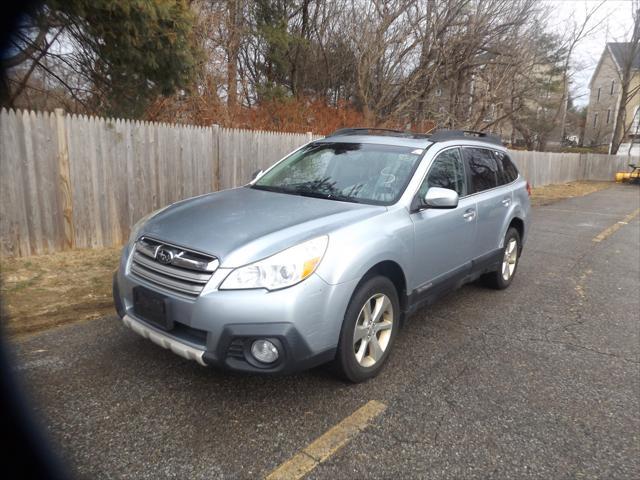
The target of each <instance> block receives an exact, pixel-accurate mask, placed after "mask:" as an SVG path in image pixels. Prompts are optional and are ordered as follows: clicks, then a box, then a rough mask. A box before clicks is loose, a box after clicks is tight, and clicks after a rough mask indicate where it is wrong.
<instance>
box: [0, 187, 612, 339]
mask: <svg viewBox="0 0 640 480" xmlns="http://www.w3.org/2000/svg"><path fill="white" fill-rule="evenodd" d="M611 185H612V184H611V183H610V182H572V183H567V184H562V185H547V186H544V187H539V188H534V189H533V192H532V196H531V201H532V204H533V205H548V204H550V203H553V202H555V201H558V200H561V199H563V198H569V197H577V196H582V195H587V194H589V193H593V192H595V191H598V190H602V189H604V188H607V187H609V186H611ZM119 253H120V249H119V248H102V249H95V250H91V249H86V250H74V251H70V252H62V253H55V254H50V255H39V256H33V257H26V258H4V259H1V260H0V272H1V278H2V284H1V287H0V295H1V299H2V303H3V312H4V315H3V318H2V323H3V327H4V329H5V331H6V332H7V333H8V334H9V335H10V336H12V337H19V336H24V335H28V334H31V333H35V332H38V331H41V330H45V329H48V328H51V327H55V326H58V325H62V324H66V323H72V322H80V321H86V320H92V319H96V318H100V317H103V316H105V315H107V314H109V313H112V312H113V311H114V310H113V301H112V298H111V278H112V273H113V272H114V271H115V269H116V267H117V265H118V257H119Z"/></svg>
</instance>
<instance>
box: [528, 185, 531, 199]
mask: <svg viewBox="0 0 640 480" xmlns="http://www.w3.org/2000/svg"><path fill="white" fill-rule="evenodd" d="M527 193H528V194H529V196H531V185H529V182H527Z"/></svg>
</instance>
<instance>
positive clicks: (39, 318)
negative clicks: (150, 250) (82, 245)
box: [0, 248, 120, 336]
mask: <svg viewBox="0 0 640 480" xmlns="http://www.w3.org/2000/svg"><path fill="white" fill-rule="evenodd" d="M119 253H120V249H115V248H101V249H95V250H90V249H87V250H74V251H69V252H61V253H55V254H51V255H39V256H33V257H25V258H4V259H2V260H0V272H1V273H2V285H1V288H0V295H1V296H2V301H3V310H4V313H5V314H6V317H4V318H3V319H2V321H3V324H4V325H3V327H4V329H5V331H6V332H8V333H9V335H11V336H20V335H25V334H29V333H34V332H37V331H40V330H45V329H47V328H51V327H55V326H58V325H62V324H65V323H71V322H79V321H85V320H91V319H94V318H100V317H103V316H104V315H106V314H109V313H111V312H113V300H112V297H111V278H112V273H113V272H114V270H115V269H116V267H117V266H118V257H119Z"/></svg>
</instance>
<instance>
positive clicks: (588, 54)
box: [547, 0, 633, 105]
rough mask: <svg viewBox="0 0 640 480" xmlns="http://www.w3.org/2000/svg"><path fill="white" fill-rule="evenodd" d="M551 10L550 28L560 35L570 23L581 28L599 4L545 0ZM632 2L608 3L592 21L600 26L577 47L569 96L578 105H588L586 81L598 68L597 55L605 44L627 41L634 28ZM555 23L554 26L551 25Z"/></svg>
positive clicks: (596, 0)
mask: <svg viewBox="0 0 640 480" xmlns="http://www.w3.org/2000/svg"><path fill="white" fill-rule="evenodd" d="M547 3H549V4H551V6H552V8H553V10H552V12H553V13H552V15H551V17H550V19H551V20H550V24H549V27H550V28H551V30H553V31H556V32H559V33H563V32H564V31H566V30H567V29H568V28H570V26H571V25H572V22H577V23H578V24H581V23H582V22H583V21H584V18H585V16H586V12H587V10H590V9H593V8H594V7H596V6H597V5H598V4H599V3H600V0H547ZM631 7H632V2H631V0H607V1H606V2H605V4H604V5H602V6H601V7H600V9H599V10H598V11H597V12H596V14H595V15H594V17H593V18H592V19H591V22H592V24H597V23H599V22H601V25H600V26H599V27H598V28H597V30H596V31H594V32H593V33H592V34H591V35H590V36H589V37H587V38H585V39H584V40H583V41H582V42H581V43H580V44H578V46H577V48H576V51H575V54H574V57H573V64H574V66H575V67H576V73H575V75H574V77H573V86H572V94H573V96H574V99H575V103H576V104H577V105H586V104H587V102H588V93H589V80H590V79H591V75H592V74H593V71H594V70H595V68H596V65H597V64H598V60H599V59H600V55H601V54H602V51H603V50H604V46H605V44H606V43H607V42H623V41H627V40H628V39H629V38H630V32H631V29H632V27H633V18H632V16H631V11H632V9H631ZM554 19H557V22H556V23H552V22H553V21H554Z"/></svg>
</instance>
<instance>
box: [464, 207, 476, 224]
mask: <svg viewBox="0 0 640 480" xmlns="http://www.w3.org/2000/svg"><path fill="white" fill-rule="evenodd" d="M462 218H464V219H465V220H467V221H469V222H470V221H471V220H473V219H474V218H476V211H475V210H474V209H472V208H470V209H469V210H467V211H465V212H464V213H463V214H462Z"/></svg>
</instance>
